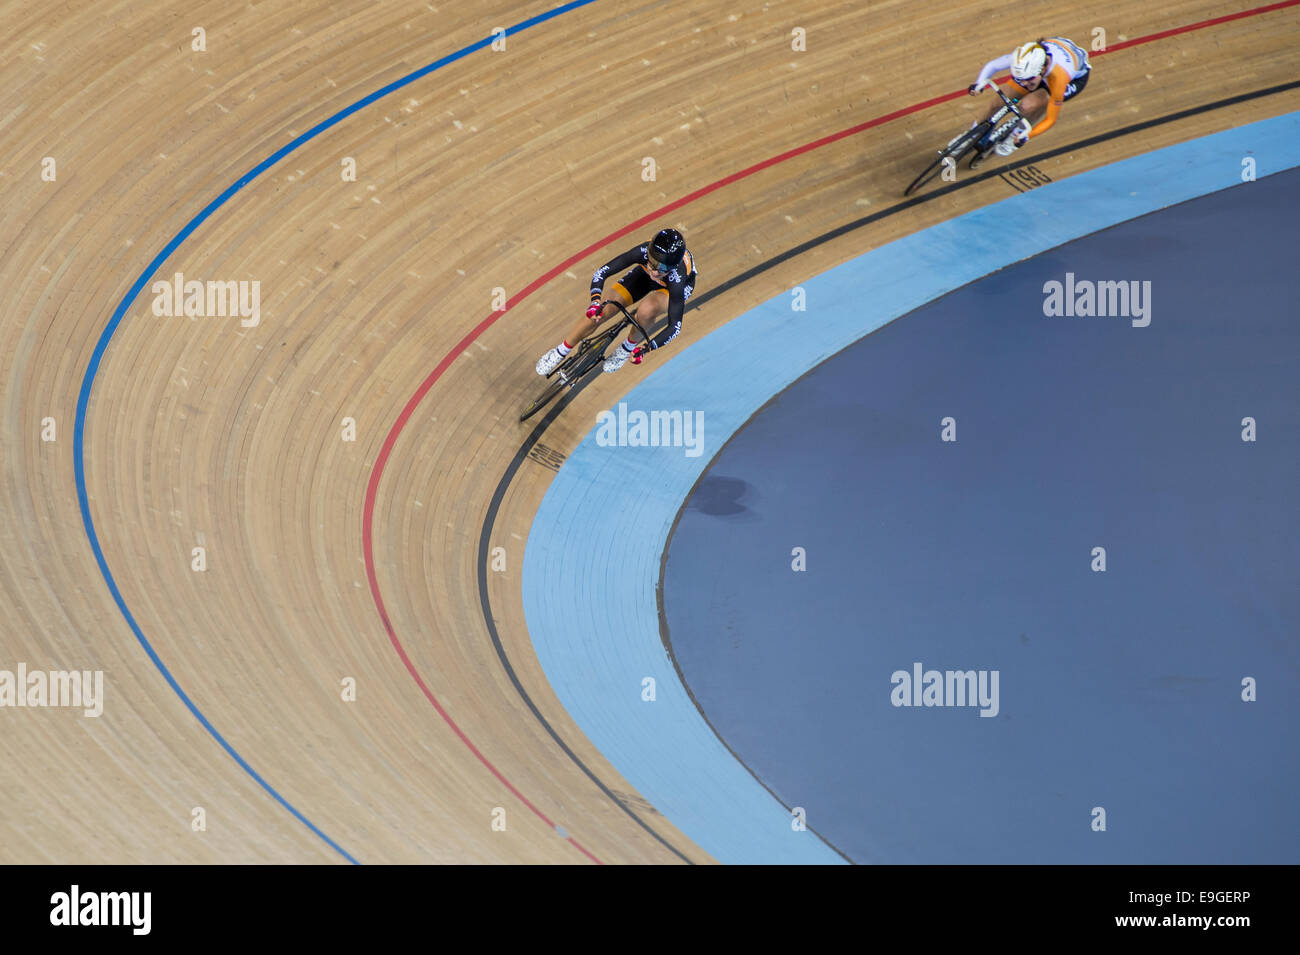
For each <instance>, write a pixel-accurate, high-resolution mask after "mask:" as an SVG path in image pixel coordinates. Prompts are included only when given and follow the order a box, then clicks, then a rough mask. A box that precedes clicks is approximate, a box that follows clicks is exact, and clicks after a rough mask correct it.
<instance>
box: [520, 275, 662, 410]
mask: <svg viewBox="0 0 1300 955" xmlns="http://www.w3.org/2000/svg"><path fill="white" fill-rule="evenodd" d="M601 305H602V306H604V305H615V306H617V308H618V310H619V311H620V312H622V313H623V317H622V318H620V319H619V320H618V321H616V322H615V323H614V324H613V325H611V326H610V327H609V328H606V329H603V330H601V331H598V332H596V333H595V334H593V335H589V336H588V337H586V338H584V339H583V340H582V341H580V342H579V343H578V344H577V346H576V347H575V348H574V349H573V351H571V352H569V354H567V355H565V356H564V361H562V362H560V363H559V364H558V365H556V366H555V370H554V371H553V372H551V373H550V374H549V375H547V376H546V377H547V378H548V379H554V380H553V381H551V382H550V384H548V385H547V386H546V389H545V390H544V391H543V392H542V393H541V394H540V395H538V396H537V397H536V398H534V399H533V400H532V401H531V402H529V403H528V406H527V407H526V408H524V413H523V414H521V415H520V416H519V420H520V421H526V420H528V419H529V418H531V417H532V416H533V415H535V414H537V412H539V411H541V410H542V408H544V407H546V405H548V404H550V402H551V400H552V399H553V398H554V397H555V396H556V395H558V394H559V393H560V392H561V391H563V390H564V389H565V388H572V387H573V386H574V385H576V384H577V383H578V382H580V381H581V380H582V379H583V378H585V377H587V376H588V375H589V374H591V372H592V370H593V369H596V368H599V367H600V366H601V365H602V364H604V362H605V352H606V350H607V349H608V348H609V346H610V345H612V344H614V343H615V342H617V341H618V339H619V336H620V335H621V334H622V333H623V331H624V329H626V328H627V327H628V326H634V327H635V328H636V330H637V331H638V332H640V333H641V342H642V343H645V342H648V341H649V340H650V336H649V335H648V334H646V330H645V329H644V328H642V327H641V323H640V322H638V321H637V320H636V319H635V318H633V317H632V313H631V312H629V311H628V310H627V309H626V308H624V307H623V303H622V302H617V301H614V300H612V299H607V300H605V301H604V302H601ZM619 347H621V346H619Z"/></svg>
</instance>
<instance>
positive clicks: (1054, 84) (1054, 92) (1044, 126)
mask: <svg viewBox="0 0 1300 955" xmlns="http://www.w3.org/2000/svg"><path fill="white" fill-rule="evenodd" d="M1069 85H1070V76H1069V74H1068V73H1066V72H1065V70H1064V69H1062V68H1061V67H1059V66H1056V67H1053V68H1052V72H1050V73H1048V74H1047V93H1048V102H1047V115H1046V116H1044V117H1043V118H1042V119H1040V120H1039V121H1038V122H1037V123H1036V124H1035V126H1034V128H1033V129H1031V130H1030V131H1029V138H1030V139H1033V138H1034V137H1035V136H1041V135H1042V134H1043V133H1045V132H1047V131H1048V130H1049V129H1051V128H1052V125H1053V124H1054V123H1055V122H1056V117H1057V116H1059V115H1060V113H1061V104H1062V103H1064V102H1065V88H1066V87H1067V86H1069Z"/></svg>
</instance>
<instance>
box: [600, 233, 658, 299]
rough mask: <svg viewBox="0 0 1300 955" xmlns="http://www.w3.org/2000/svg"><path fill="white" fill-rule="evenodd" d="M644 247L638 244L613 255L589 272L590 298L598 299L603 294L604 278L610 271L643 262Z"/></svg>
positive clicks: (619, 270)
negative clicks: (620, 253)
mask: <svg viewBox="0 0 1300 955" xmlns="http://www.w3.org/2000/svg"><path fill="white" fill-rule="evenodd" d="M645 260H646V257H645V247H644V246H638V247H636V248H632V249H628V250H627V251H626V252H624V253H623V254H622V255H618V256H615V257H614V258H612V259H610V260H609V261H608V262H606V263H605V264H604V265H602V266H601V267H600V268H598V269H596V271H595V272H593V273H592V274H591V300H592V301H593V302H598V301H600V298H601V296H602V295H604V294H605V279H607V278H609V276H610V273H611V272H621V271H623V270H624V269H630V268H631V267H632V266H634V265H640V264H641V263H643V262H645Z"/></svg>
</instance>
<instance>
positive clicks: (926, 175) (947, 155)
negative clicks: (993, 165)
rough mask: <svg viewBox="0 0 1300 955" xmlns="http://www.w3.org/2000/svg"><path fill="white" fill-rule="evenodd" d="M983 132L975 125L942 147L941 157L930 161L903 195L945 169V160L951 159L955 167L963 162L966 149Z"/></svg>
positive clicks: (914, 189)
mask: <svg viewBox="0 0 1300 955" xmlns="http://www.w3.org/2000/svg"><path fill="white" fill-rule="evenodd" d="M982 132H983V130H982V129H981V127H979V126H973V127H971V128H970V129H968V130H967V131H966V132H964V133H962V134H961V135H960V136H958V137H957V138H956V139H954V140H953V141H952V142H950V143H949V144H948V145H947V146H945V147H944V148H943V149H941V150H940V151H939V158H937V159H936V160H935V161H934V162H932V163H930V165H929V166H927V167H926V168H925V171H924V172H922V173H921V175H919V176H917V177H916V178H915V179H913V180H912V184H911V185H910V186H908V187H907V188H906V189H904V190H903V195H905V196H910V195H911V194H912V193H913V192H915V191H916V190H917V189H920V188H921V187H922V186H924V185H925V184H926V183H927V182H929V181H930V180H931V179H933V178H934V177H935V176H937V175H939V173H940V172H942V171H943V164H944V161H945V160H951V161H952V165H953V168H954V169H955V168H956V167H957V163H959V162H961V161H962V159H963V158H964V157H965V155H966V151H967V150H969V149H970V148H971V146H973V145H975V142H976V141H977V140H978V139H979V137H980V134H981V133H982Z"/></svg>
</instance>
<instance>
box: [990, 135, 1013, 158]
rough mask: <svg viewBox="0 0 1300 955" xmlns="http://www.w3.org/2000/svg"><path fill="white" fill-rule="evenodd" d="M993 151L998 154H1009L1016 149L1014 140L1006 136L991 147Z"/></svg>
mask: <svg viewBox="0 0 1300 955" xmlns="http://www.w3.org/2000/svg"><path fill="white" fill-rule="evenodd" d="M993 151H994V152H995V153H997V154H998V155H999V156H1010V155H1011V154H1012V153H1013V152H1015V151H1016V141H1015V140H1014V139H1012V138H1011V137H1010V136H1008V137H1007V138H1006V139H1004V140H1002V142H1000V143H998V144H997V145H996V146H994V147H993Z"/></svg>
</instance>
